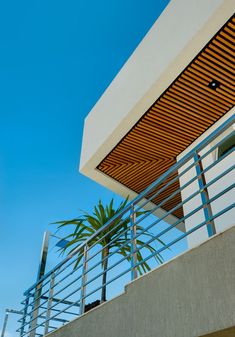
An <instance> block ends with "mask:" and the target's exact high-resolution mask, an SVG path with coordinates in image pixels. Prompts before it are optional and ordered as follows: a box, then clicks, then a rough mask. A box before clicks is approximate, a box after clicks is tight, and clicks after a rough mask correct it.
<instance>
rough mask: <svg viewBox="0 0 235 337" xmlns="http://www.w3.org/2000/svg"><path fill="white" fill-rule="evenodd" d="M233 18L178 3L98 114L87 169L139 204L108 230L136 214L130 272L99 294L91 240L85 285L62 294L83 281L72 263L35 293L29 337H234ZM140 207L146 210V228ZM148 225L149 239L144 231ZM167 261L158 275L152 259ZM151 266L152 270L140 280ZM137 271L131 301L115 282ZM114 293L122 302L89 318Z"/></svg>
mask: <svg viewBox="0 0 235 337" xmlns="http://www.w3.org/2000/svg"><path fill="white" fill-rule="evenodd" d="M234 12H235V1H234V0H172V1H170V3H169V5H168V6H167V7H166V9H165V10H164V12H163V13H162V14H161V16H160V17H159V18H158V19H157V21H156V22H155V24H154V25H153V27H152V28H151V29H150V31H149V32H148V34H147V35H146V36H145V38H144V39H143V40H142V42H141V43H140V45H139V46H138V47H137V49H136V50H135V51H134V53H133V54H132V55H131V57H130V58H129V60H128V61H127V62H126V64H125V65H124V66H123V68H122V69H121V70H120V72H119V73H118V74H117V76H116V77H115V78H114V80H113V81H112V83H111V84H110V86H109V87H108V89H107V90H106V91H105V92H104V94H103V95H102V97H101V98H100V99H99V101H98V102H97V103H96V105H95V106H94V108H93V109H92V111H91V112H90V113H89V114H88V116H87V118H86V120H85V124H84V135H83V143H82V153H81V160H80V172H81V173H82V174H84V175H86V176H87V177H89V178H91V179H93V180H95V181H96V182H97V183H99V184H102V185H103V186H106V187H107V188H109V189H110V190H112V191H114V192H116V193H118V194H120V195H122V196H123V197H126V196H129V197H130V203H129V204H128V205H127V207H126V208H125V210H124V211H122V212H121V213H120V215H119V216H118V217H116V218H114V219H113V220H112V221H111V222H109V223H108V224H107V226H106V227H105V229H106V230H108V229H109V228H113V227H111V226H114V224H115V221H117V219H122V218H125V217H126V216H130V224H129V227H128V228H126V229H125V233H126V232H128V231H129V233H130V236H129V237H126V240H127V241H126V242H124V243H123V244H124V245H125V244H128V245H129V246H128V247H129V249H130V254H129V255H128V257H127V258H126V259H125V258H123V259H122V260H120V261H121V262H120V263H123V265H122V264H120V265H119V261H118V262H117V260H113V261H112V258H110V260H109V261H110V264H111V266H109V268H108V273H109V278H108V280H107V281H106V284H105V285H101V286H99V285H98V286H97V284H98V283H99V278H100V277H101V276H102V272H100V271H96V272H95V273H93V272H92V270H94V268H96V266H98V263H96V260H95V264H93V265H91V264H89V263H90V260H91V259H92V258H93V256H97V255H96V254H98V253H97V252H96V250H94V251H93V250H92V249H94V246H93V245H90V242H89V241H88V242H85V243H84V244H83V245H82V246H81V247H80V248H79V249H80V250H78V251H77V253H79V254H80V251H81V249H82V254H83V260H82V261H83V263H82V264H81V269H80V272H78V274H76V275H77V276H76V277H77V278H76V279H75V280H72V281H69V280H68V283H64V285H62V286H61V284H62V281H64V280H65V279H66V278H67V277H68V278H69V277H74V271H73V269H72V270H70V269H68V271H67V274H64V273H65V270H66V268H67V267H66V266H67V265H68V268H69V266H70V265H71V262H70V259H71V261H72V259H73V258H74V257H75V256H74V255H73V256H71V257H69V259H67V260H65V261H64V262H63V263H62V264H60V265H58V266H56V267H55V268H54V269H53V270H52V271H51V272H49V273H48V274H47V275H45V277H43V278H42V279H41V280H40V281H38V282H37V283H36V284H35V285H33V286H32V287H31V288H30V289H29V290H28V291H27V292H25V296H26V299H25V302H24V303H25V315H24V317H23V319H22V326H21V330H20V331H21V337H23V336H30V337H34V336H35V334H36V333H37V334H39V335H45V334H47V333H48V332H51V334H50V336H52V337H61V336H65V337H70V336H74V337H92V336H94V335H96V336H97V337H101V336H102V337H111V336H114V337H116V336H121V337H124V336H128V337H143V336H146V337H152V336H154V337H173V336H174V337H200V336H201V337H202V336H205V337H206V336H208V337H233V336H235V282H234V280H235V268H234V265H235V250H234V249H235V226H234V225H235V208H234V205H235V203H234V199H235V191H234V187H235V185H234V182H235V172H234V167H235V165H234V164H235V153H234V145H235V130H234V129H235V15H234ZM138 209H145V210H146V211H147V212H146V213H144V214H145V215H144V216H143V217H142V218H141V219H140V220H138V218H137V210H138ZM148 216H151V222H150V221H149V222H145V220H146V219H147V217H148ZM147 220H148V219H147ZM140 222H141V224H142V223H143V227H144V230H146V231H145V232H144V231H143V232H142V233H140V234H138V228H137V227H138V224H139V223H140ZM136 226H137V227H136ZM148 229H151V238H150V239H149V240H148V241H146V240H147V239H146V237H145V238H144V239H142V240H143V244H142V247H140V245H139V244H138V242H137V237H138V236H139V235H140V237H141V235H143V237H144V236H146V235H147V230H148ZM99 234H100V232H98V233H95V234H94V235H95V236H96V235H97V238H98V235H99ZM159 239H161V240H163V241H164V242H163V243H161V241H160V240H159ZM124 241H125V240H124ZM153 241H156V244H157V246H156V247H157V248H156V250H155V248H154V250H152V251H151V254H150V255H147V250H145V248H146V245H147V243H148V242H149V243H151V242H153ZM178 242H183V244H184V249H182V246H177V244H178ZM175 247H176V248H175ZM95 249H96V248H95ZM140 250H141V251H143V254H142V260H141V261H139V259H138V257H139V255H138V253H139V251H140ZM169 250H170V253H169ZM83 252H84V253H83ZM183 252H184V253H183ZM117 253H118V252H117ZM119 253H120V252H119ZM173 253H174V254H173ZM181 253H183V254H181ZM113 254H114V253H113ZM148 254H149V253H148ZM164 254H165V255H164ZM160 256H163V258H164V262H165V263H164V264H163V265H160V266H159V265H158V268H156V267H157V264H156V265H154V263H153V262H151V261H152V260H151V259H153V258H155V259H156V257H157V258H159V257H160ZM173 257H174V258H173ZM143 261H150V262H151V263H150V265H151V269H152V271H151V272H150V273H147V274H146V275H143V276H142V277H140V278H138V276H139V274H138V272H139V269H138V268H139V267H140V266H142V264H143ZM125 263H127V264H125ZM129 264H130V266H129V267H127V266H128V265H129ZM125 268H126V269H125ZM89 272H91V276H90V278H89V277H88V273H89ZM128 272H129V274H130V275H131V280H132V281H133V282H131V284H129V285H128V286H126V287H125V292H124V293H121V292H122V291H123V288H120V291H119V286H120V283H114V282H115V281H116V280H117V279H120V280H121V281H120V282H122V285H123V286H124V285H126V284H127V283H128V282H129V281H130V280H129V279H125V278H124V279H123V277H124V276H125V275H126V274H127V273H128ZM60 273H62V276H63V278H62V281H61V280H60V281H58V282H57V281H56V280H55V278H58V277H59V276H58V275H59V274H60ZM129 274H128V275H129ZM78 280H79V282H80V283H79V288H78V289H74V288H71V290H68V288H69V287H70V286H71V284H74V282H75V281H76V282H78ZM92 282H94V284H95V286H94V287H93V288H92V287H91V286H90V284H92ZM112 284H115V285H114V286H113V288H112ZM56 286H58V287H62V288H59V289H60V290H59V291H54V288H55V287H56ZM96 286H97V288H95V287H96ZM104 286H105V287H110V293H112V294H115V295H117V293H119V294H120V293H121V295H120V296H118V297H115V298H114V299H112V297H114V296H110V298H109V299H112V300H111V301H108V302H107V303H103V304H102V305H100V306H98V307H97V308H95V309H94V310H92V311H90V312H89V313H85V314H84V312H85V311H86V303H87V299H88V298H89V299H90V298H92V297H91V296H92V295H93V294H94V293H95V292H96V291H100V289H101V288H102V287H104ZM89 287H90V288H89ZM44 288H45V290H44V291H43V289H44ZM97 289H98V290H97ZM117 289H118V290H117ZM116 290H117V291H116ZM64 292H66V296H65V297H63V296H62V294H64ZM78 294H79V296H78ZM75 295H76V296H75ZM74 296H75V297H74ZM89 296H90V297H89ZM42 300H43V301H42ZM65 305H67V307H65ZM30 307H31V310H29V308H30ZM43 309H44V311H43ZM72 309H73V310H72ZM56 310H57V311H56ZM76 310H77V311H76ZM53 311H54V312H53ZM70 311H73V312H72V313H71V312H70ZM74 312H76V313H74ZM66 315H67V316H66ZM78 315H80V316H81V317H78V318H75V317H76V316H78ZM74 316H75V317H74ZM27 317H29V318H27ZM72 318H75V319H73V320H72ZM71 320H72V321H71ZM51 322H53V324H54V325H55V326H53V324H51ZM57 323H58V325H56V324H57ZM59 323H60V324H59ZM65 323H66V325H65V326H63V327H61V328H59V329H57V327H59V325H61V324H65ZM40 329H41V330H40ZM53 330H54V331H53ZM40 331H42V332H40Z"/></svg>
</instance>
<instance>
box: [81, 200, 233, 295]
mask: <svg viewBox="0 0 235 337" xmlns="http://www.w3.org/2000/svg"><path fill="white" fill-rule="evenodd" d="M234 206H235V203H234V204H232V205H230V206H228V207H227V208H225V209H224V210H222V211H221V212H218V213H217V214H215V215H214V216H212V217H210V218H208V220H205V221H203V222H202V223H201V224H200V225H198V226H196V227H195V228H193V229H192V230H190V231H189V232H187V233H184V234H183V235H181V236H180V237H179V238H177V239H175V240H173V241H172V242H171V243H170V244H167V245H165V246H163V247H162V248H161V249H159V250H158V251H157V252H154V253H152V254H150V255H149V256H148V257H147V258H145V259H143V260H141V261H140V262H138V263H136V264H135V268H137V267H138V266H140V265H141V264H143V263H144V262H146V261H147V260H149V259H150V258H152V257H154V256H155V255H157V254H160V253H161V252H162V251H164V250H166V249H168V248H170V247H171V246H172V245H174V244H175V243H177V242H178V241H181V240H182V239H184V238H185V237H187V236H188V235H190V234H192V233H193V232H194V231H196V230H198V229H200V228H201V227H203V226H205V225H206V224H207V223H208V221H211V220H213V219H215V218H217V217H219V216H221V215H222V214H224V213H225V212H227V211H229V210H230V209H232V208H233V207H234ZM140 249H142V247H140ZM140 249H139V250H140ZM136 251H137V250H136ZM136 251H135V252H136ZM130 255H131V254H130ZM131 269H132V267H130V268H128V269H126V270H125V271H124V272H122V273H121V274H119V275H117V276H116V277H114V278H112V279H111V280H109V281H107V282H106V283H105V284H104V285H101V286H100V287H98V288H96V289H95V290H93V291H92V292H90V293H88V294H87V295H86V296H84V298H86V297H89V296H91V295H92V294H93V293H95V292H97V291H98V290H100V289H102V288H103V287H104V286H107V285H108V284H110V283H112V282H114V281H116V280H117V279H118V278H120V277H122V276H123V275H125V274H127V273H128V272H130V271H131Z"/></svg>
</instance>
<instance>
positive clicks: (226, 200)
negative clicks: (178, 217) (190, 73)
mask: <svg viewBox="0 0 235 337" xmlns="http://www.w3.org/2000/svg"><path fill="white" fill-rule="evenodd" d="M234 114H235V108H234V109H232V110H231V111H230V112H228V113H227V114H226V115H225V116H224V117H223V118H221V119H220V120H219V121H218V122H217V123H215V124H214V125H213V127H211V128H210V129H208V130H207V131H206V132H205V133H204V134H203V135H202V136H201V137H199V138H198V139H197V140H196V141H195V142H194V143H193V144H191V146H190V147H189V148H188V149H186V150H185V151H184V152H182V153H181V154H180V155H179V156H178V157H177V160H180V159H182V158H183V157H184V156H185V155H186V154H187V153H188V152H189V151H190V150H191V149H192V148H193V147H194V146H196V145H197V144H198V143H199V142H201V141H202V140H203V139H205V138H206V137H208V135H209V134H211V133H212V132H213V131H214V130H215V129H216V128H217V127H218V126H220V125H221V124H222V123H223V122H224V121H225V120H227V119H228V118H229V117H231V116H232V115H234ZM233 130H235V124H234V125H232V126H231V127H230V128H229V129H228V130H227V131H226V132H224V133H223V134H222V135H220V136H219V137H218V138H217V139H215V140H214V141H213V142H212V143H211V144H209V145H208V146H206V147H205V148H204V149H203V150H202V151H201V152H200V153H199V154H200V155H201V156H202V155H203V154H205V153H206V152H207V151H209V150H210V148H212V147H213V146H214V145H216V143H218V142H219V141H220V140H222V139H223V138H225V137H226V136H227V135H228V134H229V133H231V132H232V131H233ZM215 160H216V151H212V152H211V153H210V154H209V155H208V156H206V157H205V158H204V159H203V160H202V165H203V168H204V169H206V168H207V167H208V166H210V165H211V164H213V163H214V161H215ZM192 162H193V160H190V161H189V162H188V163H186V164H185V165H184V167H182V169H180V170H179V173H182V171H184V170H185V169H186V168H187V167H188V166H189V165H190V164H192ZM234 164H235V153H234V152H233V153H231V154H229V155H228V156H227V157H226V158H225V159H224V160H222V161H221V162H220V163H218V164H216V165H215V166H214V167H213V168H212V169H210V170H208V171H207V172H206V173H205V179H206V183H209V182H211V181H212V180H213V179H214V178H216V177H218V176H219V175H220V174H222V173H223V172H224V171H225V170H227V169H228V168H229V167H231V166H232V165H234ZM195 176H196V170H195V167H193V168H191V169H190V170H188V171H187V173H186V174H184V175H183V176H182V177H180V185H181V187H182V186H184V185H185V184H186V183H187V182H188V181H190V180H191V179H192V178H193V177H195ZM234 182H235V172H234V170H233V171H231V172H229V173H228V174H226V175H225V176H224V177H223V178H221V179H219V180H218V181H217V182H216V183H213V184H212V185H211V186H209V187H208V193H209V197H210V198H213V197H214V196H216V195H217V194H219V193H220V192H222V191H223V190H224V189H225V188H226V187H229V186H231V184H232V183H234ZM198 189H199V185H198V181H197V180H195V181H194V182H193V183H191V184H190V185H189V186H187V187H186V188H185V189H183V190H182V193H181V195H182V201H184V200H186V199H187V198H188V197H190V196H191V195H192V194H193V193H194V192H196V191H197V190H198ZM234 201H235V190H234V189H232V190H230V191H228V192H227V193H225V194H224V195H223V196H222V197H220V198H218V199H217V200H216V201H214V202H213V203H212V204H211V208H212V213H213V214H217V213H218V212H220V211H222V210H223V209H225V208H226V207H228V206H229V205H231V204H232V203H233V202H234ZM201 204H202V201H201V196H200V194H198V195H197V196H195V197H194V198H192V199H191V200H190V201H188V202H187V203H185V204H184V205H183V209H184V215H187V214H189V213H190V212H191V211H193V210H195V209H196V208H197V207H199V206H201ZM203 221H205V216H204V212H203V209H201V210H200V211H198V212H197V213H195V214H193V215H192V216H190V217H188V218H187V219H186V220H185V228H186V231H187V230H189V229H191V228H193V227H194V226H196V225H198V224H200V223H202V222H203ZM214 224H215V228H216V232H217V233H219V232H222V231H224V230H225V229H227V228H229V227H231V226H232V225H234V224H235V208H233V209H231V210H230V211H228V212H226V213H224V214H223V215H222V216H220V217H218V218H216V219H215V220H214ZM207 239H208V233H207V228H206V227H203V228H201V229H199V230H198V231H196V232H195V233H192V234H191V235H190V236H189V237H188V244H189V247H193V246H196V245H198V244H200V243H201V242H203V241H205V240H207Z"/></svg>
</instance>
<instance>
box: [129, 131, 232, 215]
mask: <svg viewBox="0 0 235 337" xmlns="http://www.w3.org/2000/svg"><path fill="white" fill-rule="evenodd" d="M233 134H235V131H233V132H231V133H230V134H228V135H227V136H226V137H225V138H223V139H221V140H220V141H219V142H218V143H216V144H215V145H214V146H213V147H211V148H210V149H209V150H208V151H207V152H206V153H204V154H203V155H201V156H200V158H198V159H196V160H195V159H194V160H193V162H192V164H190V165H189V166H188V167H187V168H185V170H183V171H182V172H181V173H178V174H177V176H175V177H174V178H173V179H171V180H170V181H169V182H168V183H167V184H166V185H164V186H163V187H162V188H161V189H160V190H157V192H156V193H155V194H154V195H152V196H151V197H150V198H147V199H146V200H145V201H144V203H143V204H142V205H141V206H139V205H138V207H137V208H136V210H135V212H138V211H139V210H140V209H141V208H144V206H146V205H147V204H148V203H149V202H151V200H153V199H154V198H156V196H158V195H159V194H160V193H161V192H163V191H164V190H165V189H166V188H167V187H169V186H170V185H171V184H172V183H173V182H175V181H176V180H179V178H180V177H182V176H183V175H184V174H185V173H187V172H188V171H189V170H191V169H192V168H193V167H195V165H196V164H197V163H199V162H200V161H202V160H203V159H205V158H206V157H207V156H208V155H209V154H210V153H211V152H213V151H215V150H216V149H217V148H218V147H219V146H220V144H222V143H223V142H225V141H226V140H227V139H228V138H230V137H231V136H232V135H233ZM232 150H234V149H232ZM231 152H232V151H231ZM231 152H230V153H231ZM222 159H223V158H222ZM222 159H221V158H219V159H218V160H217V161H216V162H214V163H213V164H217V163H218V161H220V160H222ZM176 171H178V170H176ZM182 189H183V187H182Z"/></svg>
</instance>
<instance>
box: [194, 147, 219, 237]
mask: <svg viewBox="0 0 235 337" xmlns="http://www.w3.org/2000/svg"><path fill="white" fill-rule="evenodd" d="M194 160H195V162H196V164H195V167H196V173H197V177H198V184H199V188H200V195H201V200H202V204H203V212H204V216H205V220H206V221H207V220H208V219H210V218H211V217H212V216H213V213H212V209H211V204H210V202H209V200H210V197H209V193H208V189H207V187H206V178H205V174H204V173H203V165H202V161H201V157H200V155H199V154H198V152H196V151H195V154H194ZM206 227H207V232H208V236H209V237H210V236H212V235H214V234H216V229H215V223H214V220H208V223H207V225H206Z"/></svg>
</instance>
